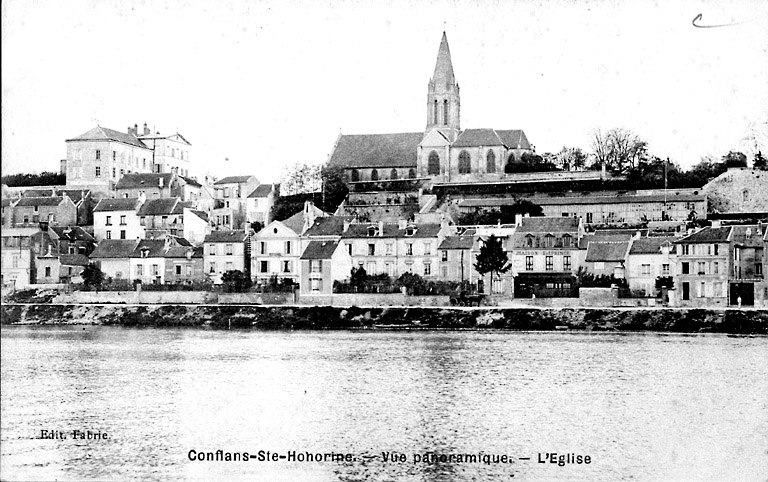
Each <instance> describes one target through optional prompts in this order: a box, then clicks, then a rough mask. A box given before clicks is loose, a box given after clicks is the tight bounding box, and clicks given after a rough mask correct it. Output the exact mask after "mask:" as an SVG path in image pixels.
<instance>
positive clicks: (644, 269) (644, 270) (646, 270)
mask: <svg viewBox="0 0 768 482" xmlns="http://www.w3.org/2000/svg"><path fill="white" fill-rule="evenodd" d="M640 274H641V275H643V276H650V275H651V265H650V264H643V265H641V266H640Z"/></svg>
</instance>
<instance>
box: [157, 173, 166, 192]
mask: <svg viewBox="0 0 768 482" xmlns="http://www.w3.org/2000/svg"><path fill="white" fill-rule="evenodd" d="M157 187H159V188H160V189H162V188H163V187H165V179H163V176H160V177H158V178H157Z"/></svg>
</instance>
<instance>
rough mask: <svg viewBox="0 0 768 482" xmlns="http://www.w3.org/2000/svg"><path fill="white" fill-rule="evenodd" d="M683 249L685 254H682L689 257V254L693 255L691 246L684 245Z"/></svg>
mask: <svg viewBox="0 0 768 482" xmlns="http://www.w3.org/2000/svg"><path fill="white" fill-rule="evenodd" d="M682 248H683V252H682V254H684V255H688V254H691V245H689V244H683V245H682Z"/></svg>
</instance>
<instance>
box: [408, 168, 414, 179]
mask: <svg viewBox="0 0 768 482" xmlns="http://www.w3.org/2000/svg"><path fill="white" fill-rule="evenodd" d="M408 179H416V169H414V168H410V169H408Z"/></svg>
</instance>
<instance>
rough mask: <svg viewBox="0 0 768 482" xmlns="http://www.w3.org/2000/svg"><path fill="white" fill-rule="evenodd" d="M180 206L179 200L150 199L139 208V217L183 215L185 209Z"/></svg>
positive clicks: (174, 198) (171, 198)
mask: <svg viewBox="0 0 768 482" xmlns="http://www.w3.org/2000/svg"><path fill="white" fill-rule="evenodd" d="M178 204H179V198H177V197H170V198H159V199H150V200H148V201H146V202H145V203H144V204H142V205H141V208H139V216H161V215H168V214H181V213H182V212H183V209H182V207H181V206H179V205H178Z"/></svg>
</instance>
